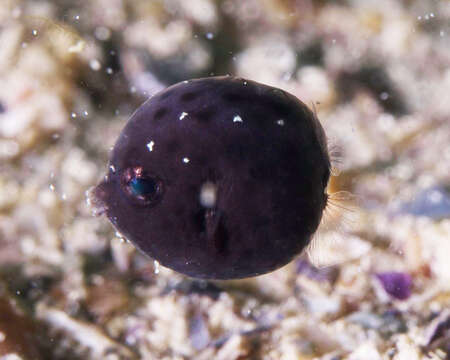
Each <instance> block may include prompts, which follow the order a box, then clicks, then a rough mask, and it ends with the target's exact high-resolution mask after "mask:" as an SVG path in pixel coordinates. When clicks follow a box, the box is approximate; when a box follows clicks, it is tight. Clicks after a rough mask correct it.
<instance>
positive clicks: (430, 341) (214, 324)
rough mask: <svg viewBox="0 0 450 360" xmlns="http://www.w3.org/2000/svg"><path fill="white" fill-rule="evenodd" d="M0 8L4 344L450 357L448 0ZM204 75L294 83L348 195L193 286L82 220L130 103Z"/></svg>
mask: <svg viewBox="0 0 450 360" xmlns="http://www.w3.org/2000/svg"><path fill="white" fill-rule="evenodd" d="M0 23H1V26H0V359H9V360H11V359H199V360H202V359H208V360H209V359H219V360H220V359H222V360H233V359H266V360H269V359H282V360H291V359H292V360H294V359H295V360H298V359H300V360H304V359H308V360H309V359H322V360H325V359H326V360H360V359H361V360H378V359H383V360H384V359H393V360H415V359H436V360H437V359H450V355H449V353H450V262H449V258H450V101H449V95H448V94H450V3H449V2H448V1H445V0H436V1H421V0H415V1H414V0H410V1H406V0H404V1H397V0H377V1H372V0H369V1H362V0H361V1H356V0H347V1H344V0H342V1H325V0H322V1H314V2H313V1H311V0H310V1H308V0H297V1H294V0H291V1H290V0H283V1H275V0H261V1H256V0H248V1H247V0H246V1H238V0H226V1H212V0H191V1H184V0H166V1H162V0H154V1H143V0H142V1H138V0H134V1H132V0H114V1H112V0H98V1H89V0H80V1H68V0H67V1H58V2H54V1H50V0H48V1H32V0H28V1H27V0H2V3H1V4H0ZM213 74H214V75H223V74H232V75H236V76H241V77H244V78H249V79H252V80H255V81H259V82H264V83H267V84H270V85H273V86H277V87H280V88H283V89H285V90H286V91H289V92H291V93H293V94H294V95H296V96H298V97H299V98H300V99H302V100H303V101H304V102H305V103H307V104H311V106H314V107H315V109H316V111H317V115H318V117H319V118H320V120H321V122H322V124H323V126H324V128H325V130H326V132H327V134H328V137H329V142H330V144H331V147H332V148H333V149H335V148H337V149H339V153H340V155H339V156H338V157H337V159H336V161H335V166H336V168H338V169H339V175H338V176H335V177H334V178H333V179H332V181H331V184H330V189H329V191H330V192H339V191H349V192H351V193H352V194H354V196H356V198H357V199H358V201H357V203H356V204H353V203H352V204H349V203H348V202H347V199H344V200H343V201H341V202H339V197H341V196H340V195H339V194H341V193H338V195H336V196H335V205H331V206H330V209H329V210H328V214H327V215H326V217H327V218H328V220H329V223H328V225H327V224H325V225H324V226H322V228H321V230H320V234H318V236H317V237H316V239H315V244H316V245H317V246H315V249H314V250H313V251H312V256H311V258H312V260H311V259H309V258H308V257H307V256H302V257H300V258H299V259H297V260H295V261H293V262H292V263H291V264H289V265H288V266H286V267H284V268H282V269H280V270H278V271H275V272H273V273H271V274H268V275H264V276H261V277H257V278H251V279H245V280H239V281H222V282H217V281H216V282H205V281H201V282H199V281H195V280H193V279H189V278H186V277H184V276H182V275H179V274H176V273H174V272H172V271H170V270H168V269H165V268H163V267H161V266H159V264H158V263H157V262H153V261H152V260H149V259H148V258H146V257H145V256H143V255H142V254H140V253H139V252H138V251H136V249H135V248H134V247H133V245H132V244H130V243H128V242H127V241H126V240H125V239H123V238H121V237H120V234H117V233H115V231H114V229H113V228H112V226H111V225H110V224H109V222H108V221H107V220H106V219H105V218H103V217H93V216H92V214H91V209H90V208H89V206H88V205H87V204H86V197H85V192H86V190H88V189H89V188H90V187H92V186H93V185H95V184H96V183H97V182H98V181H99V180H100V179H101V177H102V176H103V174H104V173H105V171H106V168H107V159H108V151H109V149H110V147H111V146H112V145H113V144H114V141H115V139H116V137H117V135H118V134H119V132H120V130H121V129H122V127H123V126H124V124H125V123H126V120H127V119H128V117H129V116H130V115H131V113H132V112H133V111H134V109H135V108H136V107H137V106H138V105H139V104H140V103H142V102H143V101H144V100H145V99H146V98H148V97H149V96H151V95H152V94H154V93H155V92H157V91H158V90H160V89H163V88H165V87H166V86H168V85H170V84H173V83H175V82H178V81H181V80H185V79H189V78H194V77H200V76H208V75H213ZM336 175H337V174H336ZM344 197H345V198H348V196H344ZM342 207H344V208H345V209H344V210H342ZM330 222H331V224H330ZM313 264H314V265H313Z"/></svg>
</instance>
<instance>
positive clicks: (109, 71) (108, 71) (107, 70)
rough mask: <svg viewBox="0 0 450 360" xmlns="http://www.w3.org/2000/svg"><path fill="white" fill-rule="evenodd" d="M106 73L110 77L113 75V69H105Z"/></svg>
mask: <svg viewBox="0 0 450 360" xmlns="http://www.w3.org/2000/svg"><path fill="white" fill-rule="evenodd" d="M106 73H107V74H109V75H111V74H112V73H113V69H111V68H110V67H109V68H106Z"/></svg>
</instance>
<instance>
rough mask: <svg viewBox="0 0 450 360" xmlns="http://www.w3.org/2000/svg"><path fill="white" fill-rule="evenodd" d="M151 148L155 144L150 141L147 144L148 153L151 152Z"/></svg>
mask: <svg viewBox="0 0 450 360" xmlns="http://www.w3.org/2000/svg"><path fill="white" fill-rule="evenodd" d="M153 146H155V142H154V141H153V140H151V141H150V142H149V143H148V144H147V148H148V151H153Z"/></svg>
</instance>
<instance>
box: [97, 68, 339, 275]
mask: <svg viewBox="0 0 450 360" xmlns="http://www.w3.org/2000/svg"><path fill="white" fill-rule="evenodd" d="M109 165H110V166H109V172H108V174H107V176H106V177H105V180H104V181H103V182H101V183H100V184H99V185H98V186H97V187H96V188H95V189H94V190H93V191H92V194H93V197H94V198H95V201H96V202H97V203H100V204H102V207H103V208H104V209H105V212H106V215H107V216H108V218H109V219H110V221H111V222H112V223H113V224H114V226H115V227H116V228H117V229H118V230H119V231H120V232H121V233H122V234H123V235H124V236H125V237H126V238H127V239H129V240H130V241H131V242H132V243H133V244H135V246H137V247H138V248H139V249H140V250H141V251H142V252H144V253H145V254H147V255H149V256H150V257H151V258H153V259H156V260H157V261H159V262H160V263H161V264H162V265H163V266H166V267H169V268H171V269H173V270H175V271H178V272H180V273H183V274H186V275H189V276H192V277H197V278H209V279H232V278H244V277H249V276H255V275H260V274H263V273H267V272H269V271H272V270H275V269H277V268H279V267H281V266H282V265H285V264H287V263H288V262H289V261H291V260H292V259H293V258H294V257H295V256H296V255H298V254H299V253H300V252H301V251H302V250H303V249H304V248H305V247H306V246H307V245H308V243H309V242H310V240H311V236H312V235H313V233H314V232H315V231H316V229H317V227H318V225H319V223H320V220H321V217H322V212H323V209H324V208H325V206H326V203H327V194H326V186H327V183H328V180H329V177H330V159H329V156H328V151H327V147H326V138H325V134H324V131H323V129H322V127H321V125H320V123H319V122H318V120H317V118H316V117H315V115H314V113H313V112H311V111H310V110H309V109H308V107H307V106H306V105H305V104H303V103H302V102H301V101H299V100H298V99H297V98H296V97H294V96H292V95H290V94H288V93H286V92H285V91H283V90H280V89H277V88H274V87H270V86H266V85H263V84H260V83H256V82H253V81H249V80H244V79H240V78H234V77H211V78H204V79H195V80H190V81H185V82H181V83H178V84H175V85H173V86H171V87H169V88H167V89H165V90H164V91H162V92H160V93H158V94H156V95H154V96H153V97H151V98H150V99H149V100H148V101H146V102H145V103H144V104H143V105H142V106H141V107H139V108H138V109H137V111H136V112H135V113H134V114H133V115H132V117H131V118H130V120H129V121H128V123H127V124H126V126H125V128H124V129H123V131H122V132H121V134H120V136H119V138H118V140H117V142H116V144H115V146H114V148H113V150H112V153H111V156H110V164H109Z"/></svg>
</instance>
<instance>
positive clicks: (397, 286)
mask: <svg viewBox="0 0 450 360" xmlns="http://www.w3.org/2000/svg"><path fill="white" fill-rule="evenodd" d="M375 276H376V277H377V279H378V280H379V281H380V283H381V285H382V286H383V289H384V290H385V291H386V293H388V294H389V295H390V296H392V297H393V298H395V299H398V300H406V299H408V298H409V297H410V296H411V288H412V278H411V275H409V274H406V273H403V272H394V271H393V272H383V273H378V274H376V275H375Z"/></svg>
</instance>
